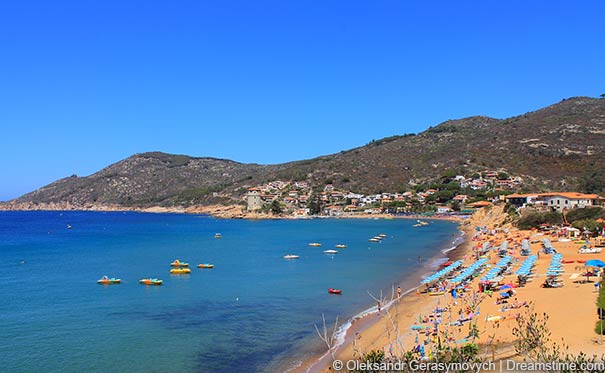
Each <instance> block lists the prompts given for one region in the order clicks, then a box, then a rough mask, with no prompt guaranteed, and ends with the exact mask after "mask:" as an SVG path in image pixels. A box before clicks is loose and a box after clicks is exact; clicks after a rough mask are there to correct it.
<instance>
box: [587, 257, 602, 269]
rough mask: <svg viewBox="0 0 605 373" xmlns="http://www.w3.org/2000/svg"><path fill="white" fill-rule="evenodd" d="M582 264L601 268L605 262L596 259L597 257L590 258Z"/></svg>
mask: <svg viewBox="0 0 605 373" xmlns="http://www.w3.org/2000/svg"><path fill="white" fill-rule="evenodd" d="M584 265H585V266H586V267H597V268H603V267H605V262H603V261H602V260H598V259H591V260H589V261H587V262H586V263H585V264H584Z"/></svg>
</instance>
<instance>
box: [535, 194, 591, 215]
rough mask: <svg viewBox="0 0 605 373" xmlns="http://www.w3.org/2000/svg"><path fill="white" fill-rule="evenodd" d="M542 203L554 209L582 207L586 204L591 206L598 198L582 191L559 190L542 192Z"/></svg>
mask: <svg viewBox="0 0 605 373" xmlns="http://www.w3.org/2000/svg"><path fill="white" fill-rule="evenodd" d="M540 197H541V199H542V200H543V201H544V204H545V205H546V206H548V207H552V208H554V209H555V210H559V211H561V210H563V209H567V210H569V209H573V208H582V207H587V206H593V205H595V204H596V201H597V200H598V199H599V196H598V195H596V194H583V193H572V192H561V193H544V194H541V195H540Z"/></svg>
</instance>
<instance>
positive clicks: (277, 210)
mask: <svg viewBox="0 0 605 373" xmlns="http://www.w3.org/2000/svg"><path fill="white" fill-rule="evenodd" d="M283 211H284V210H283V208H282V207H281V204H280V203H279V201H278V200H273V202H271V213H273V215H279V214H281V213H282V212H283Z"/></svg>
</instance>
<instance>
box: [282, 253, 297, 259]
mask: <svg viewBox="0 0 605 373" xmlns="http://www.w3.org/2000/svg"><path fill="white" fill-rule="evenodd" d="M298 258H300V256H298V255H294V254H286V255H284V259H298Z"/></svg>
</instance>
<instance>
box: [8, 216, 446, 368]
mask: <svg viewBox="0 0 605 373" xmlns="http://www.w3.org/2000/svg"><path fill="white" fill-rule="evenodd" d="M414 223H415V221H413V220H397V219H395V220H328V219H313V220H263V221H245V220H220V219H214V218H210V217H206V216H197V215H179V214H141V213H122V212H111V213H101V212H0V282H1V283H2V287H1V290H0V297H1V299H2V301H1V302H0V361H1V362H2V370H3V371H24V372H36V371H51V372H57V371H61V372H65V371H69V372H81V371H100V372H172V371H182V372H200V371H260V370H272V369H274V368H275V367H276V366H288V365H289V364H295V362H296V361H298V360H301V359H303V358H305V356H304V354H305V353H304V352H303V351H307V352H308V351H309V347H308V346H313V343H314V342H317V338H316V337H315V330H314V327H313V325H314V324H318V325H319V324H320V323H321V315H322V313H323V314H325V315H326V318H327V320H328V321H332V320H334V319H335V317H336V315H339V317H340V319H341V320H343V321H344V320H346V319H348V318H350V317H352V316H354V315H355V314H357V313H359V312H360V311H362V310H364V309H367V308H368V307H370V306H372V303H373V302H372V300H371V298H370V297H369V296H368V294H367V291H371V292H373V293H378V292H379V291H380V290H383V291H388V292H390V289H391V287H392V286H393V285H394V284H397V283H399V281H401V280H404V279H405V274H410V273H413V272H416V274H417V272H418V269H419V267H422V265H421V264H419V263H418V256H422V257H423V258H429V257H434V256H435V255H436V254H438V253H439V250H441V249H444V248H447V247H448V246H451V242H452V240H453V239H454V237H453V235H454V234H456V232H457V229H456V228H457V226H456V225H455V224H452V223H449V222H439V221H437V222H432V223H431V224H430V225H429V226H426V227H420V228H412V225H413V224H414ZM68 224H69V225H71V226H72V227H73V228H72V229H67V228H66V226H67V225H68ZM215 232H220V233H222V235H223V238H222V239H214V233H215ZM379 233H385V234H387V235H388V237H387V238H386V239H385V240H384V241H383V242H382V243H369V242H368V238H370V237H372V236H374V235H376V234H379ZM309 242H321V243H322V244H323V246H322V247H309V246H308V243H309ZM338 243H344V244H347V245H348V248H346V249H342V250H340V253H339V254H338V255H334V256H329V255H326V254H324V253H323V250H326V249H333V248H334V245H335V244H338ZM286 253H294V254H298V255H300V256H301V258H300V259H298V260H291V261H287V260H284V259H283V258H282V256H283V255H284V254H286ZM177 258H179V259H181V260H184V261H188V262H189V263H190V264H191V265H192V266H193V268H192V273H191V274H190V275H181V276H174V275H170V274H169V269H170V267H169V264H170V263H171V262H172V261H173V260H174V259H177ZM204 262H207V263H213V264H215V265H216V267H215V268H214V269H211V270H209V269H197V268H195V265H196V264H197V263H204ZM427 271H428V269H427ZM104 274H106V275H109V276H110V277H111V276H116V277H120V278H122V281H123V283H122V284H120V285H113V286H101V285H97V284H96V280H97V279H98V278H100V277H101V276H102V275H104ZM151 276H154V277H159V278H161V279H163V280H164V285H163V286H158V287H146V286H142V285H139V284H138V280H139V279H140V278H143V277H151ZM329 287H335V288H339V289H342V291H343V294H342V295H340V296H337V295H329V294H328V293H327V289H328V288H329ZM304 346H306V347H304Z"/></svg>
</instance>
